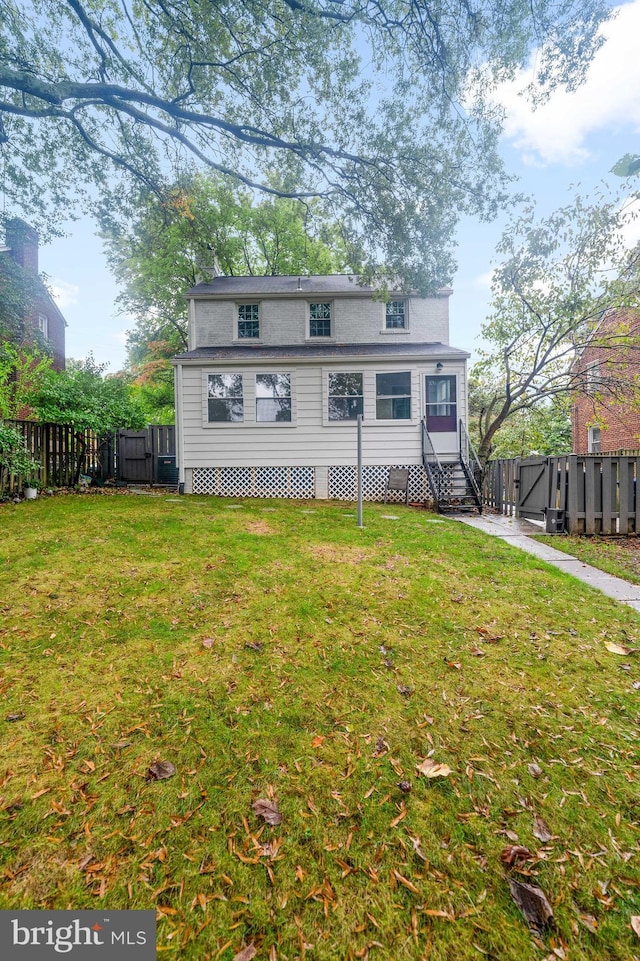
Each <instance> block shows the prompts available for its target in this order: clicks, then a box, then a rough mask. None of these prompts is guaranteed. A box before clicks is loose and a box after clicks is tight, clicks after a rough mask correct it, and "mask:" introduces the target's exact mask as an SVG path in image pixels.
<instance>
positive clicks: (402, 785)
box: [398, 781, 411, 794]
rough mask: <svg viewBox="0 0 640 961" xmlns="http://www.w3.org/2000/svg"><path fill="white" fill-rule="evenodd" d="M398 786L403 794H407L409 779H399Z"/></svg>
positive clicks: (409, 788) (409, 789)
mask: <svg viewBox="0 0 640 961" xmlns="http://www.w3.org/2000/svg"><path fill="white" fill-rule="evenodd" d="M398 787H399V789H400V790H401V791H402V792H403V794H409V792H410V791H411V781H399V782H398Z"/></svg>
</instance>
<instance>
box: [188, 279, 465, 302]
mask: <svg viewBox="0 0 640 961" xmlns="http://www.w3.org/2000/svg"><path fill="white" fill-rule="evenodd" d="M372 292H373V287H367V286H361V285H360V284H358V278H357V276H355V275H354V274H328V275H326V276H325V275H316V276H313V277H303V276H298V275H289V276H283V277H214V278H213V279H212V280H210V281H208V282H206V283H201V284H196V286H195V287H192V288H191V290H188V291H187V293H186V296H187V297H203V296H219V297H238V296H245V295H247V294H251V295H252V296H256V297H257V296H262V297H265V296H266V297H268V296H270V295H271V296H274V295H278V294H297V293H299V294H300V295H301V296H309V295H310V294H354V295H355V296H358V295H360V296H365V295H370V294H371V293H372ZM442 293H443V294H449V293H451V291H450V290H449V289H448V288H446V289H443V291H442ZM405 296H406V295H405Z"/></svg>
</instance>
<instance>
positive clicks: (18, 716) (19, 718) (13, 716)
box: [5, 711, 24, 721]
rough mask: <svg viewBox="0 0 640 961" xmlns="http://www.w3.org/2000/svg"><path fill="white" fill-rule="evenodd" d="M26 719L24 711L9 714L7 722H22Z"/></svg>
mask: <svg viewBox="0 0 640 961" xmlns="http://www.w3.org/2000/svg"><path fill="white" fill-rule="evenodd" d="M23 718H24V712H23V711H17V712H16V713H15V714H7V716H6V718H5V720H7V721H22V720H23Z"/></svg>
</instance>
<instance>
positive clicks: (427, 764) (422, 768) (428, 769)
mask: <svg viewBox="0 0 640 961" xmlns="http://www.w3.org/2000/svg"><path fill="white" fill-rule="evenodd" d="M416 770H417V772H418V774H424V776H425V777H449V775H450V774H451V768H450V767H447V765H446V764H436V762H435V761H434V760H433V758H430V757H426V758H425V759H424V761H423V762H422V763H421V764H416Z"/></svg>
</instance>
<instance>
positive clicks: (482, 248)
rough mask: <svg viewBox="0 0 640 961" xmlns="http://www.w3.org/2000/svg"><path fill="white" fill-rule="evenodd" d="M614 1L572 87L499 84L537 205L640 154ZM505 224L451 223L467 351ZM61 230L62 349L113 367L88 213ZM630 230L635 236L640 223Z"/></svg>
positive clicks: (455, 337)
mask: <svg viewBox="0 0 640 961" xmlns="http://www.w3.org/2000/svg"><path fill="white" fill-rule="evenodd" d="M616 10H617V16H616V18H615V19H614V20H613V21H612V22H610V23H609V24H607V25H606V27H605V34H606V36H607V42H606V43H605V45H604V46H603V47H602V49H601V50H600V52H599V53H598V55H597V56H596V58H595V59H594V61H593V63H592V65H591V68H590V71H589V76H588V79H587V82H586V83H585V85H584V86H583V87H581V88H580V89H579V90H577V91H576V92H574V93H572V94H568V93H565V92H564V91H561V92H558V93H556V94H554V96H553V97H552V98H551V100H550V101H549V103H547V104H546V105H544V106H543V107H540V108H539V109H537V110H536V111H533V110H532V109H531V108H530V107H529V106H528V105H527V103H526V101H524V99H523V98H522V97H520V96H519V95H518V89H520V88H521V87H522V86H524V85H525V83H526V80H527V77H526V75H525V74H523V75H522V77H520V78H519V79H518V80H516V81H515V82H514V83H511V84H506V85H504V86H503V87H501V88H500V91H499V94H498V96H499V100H500V102H501V103H502V104H503V105H504V106H505V109H506V111H507V116H506V124H505V134H504V137H503V140H502V150H503V156H504V158H505V161H506V164H507V168H508V170H509V171H510V172H512V173H514V174H516V175H517V177H518V178H519V181H518V183H517V184H516V185H515V187H514V189H518V190H520V191H522V192H524V193H526V194H528V195H530V196H532V197H533V198H534V199H535V201H536V205H537V206H538V209H539V211H540V213H541V214H544V213H549V212H550V211H552V210H554V209H556V208H557V207H560V206H563V205H564V204H566V203H568V202H569V201H570V199H571V197H572V196H573V195H574V192H575V189H576V188H577V189H579V191H580V192H581V193H582V194H584V195H587V196H588V195H589V194H590V193H591V192H592V191H593V190H594V189H595V188H596V187H597V185H598V184H601V183H602V182H603V181H604V182H608V183H609V184H611V185H612V186H613V187H614V188H620V187H621V186H622V184H621V181H620V180H619V179H618V178H616V177H613V176H612V175H611V174H610V173H609V171H610V170H611V167H612V166H613V164H614V163H615V162H616V161H617V160H618V159H619V158H620V157H621V156H622V155H623V154H625V153H639V154H640V48H639V42H638V38H640V0H633V2H629V3H625V4H623V5H622V6H620V7H617V8H616ZM534 65H535V61H534ZM637 186H638V182H637V181H636V187H637ZM503 226H504V218H502V219H500V220H498V221H495V222H493V223H491V224H478V223H477V222H474V221H470V220H464V221H463V222H462V223H461V225H460V228H459V230H458V238H457V239H458V247H457V260H458V264H459V267H458V271H457V273H456V276H455V277H454V282H453V289H454V294H453V297H452V298H451V302H450V307H451V343H452V344H453V345H455V346H456V347H460V348H463V349H466V350H469V351H471V352H472V353H473V352H474V351H475V350H476V349H477V348H478V346H479V340H478V335H479V331H480V325H481V323H482V321H483V320H484V318H485V317H486V315H487V311H488V307H489V301H490V290H489V283H490V276H491V270H492V264H493V262H494V258H493V251H494V248H495V245H496V243H497V241H498V240H499V238H500V235H501V233H502V229H503ZM66 229H67V231H68V235H67V236H66V237H64V238H61V239H59V240H57V241H55V242H53V243H52V244H50V245H48V246H46V247H43V248H42V250H41V252H40V269H41V270H43V271H44V272H45V273H46V274H47V275H48V276H49V282H50V284H51V286H52V287H53V288H54V291H55V293H56V297H57V300H58V304H59V306H60V308H61V310H62V312H63V314H64V315H65V317H66V319H67V322H68V325H69V326H68V328H67V356H68V357H76V358H80V357H86V355H87V353H88V352H89V351H92V352H93V354H94V356H95V358H96V360H97V361H98V362H100V363H108V364H109V368H108V369H109V371H111V372H114V371H117V370H119V369H120V368H121V367H122V366H123V364H124V361H125V341H126V333H125V332H126V330H127V328H128V327H130V326H131V321H130V320H129V319H128V318H127V317H126V316H123V315H122V314H119V313H118V308H117V305H116V303H115V301H116V297H117V294H118V289H117V287H116V285H115V283H114V281H113V279H112V277H111V274H110V273H109V270H108V268H107V265H106V261H105V258H104V255H103V253H102V245H101V242H100V241H99V240H98V238H97V237H95V235H94V230H95V227H94V224H93V222H92V221H90V220H88V219H87V220H80V221H76V222H75V223H74V222H72V223H69V224H68V225H67V228H66ZM634 239H640V226H639V227H638V233H637V236H636V237H635V238H634Z"/></svg>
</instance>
